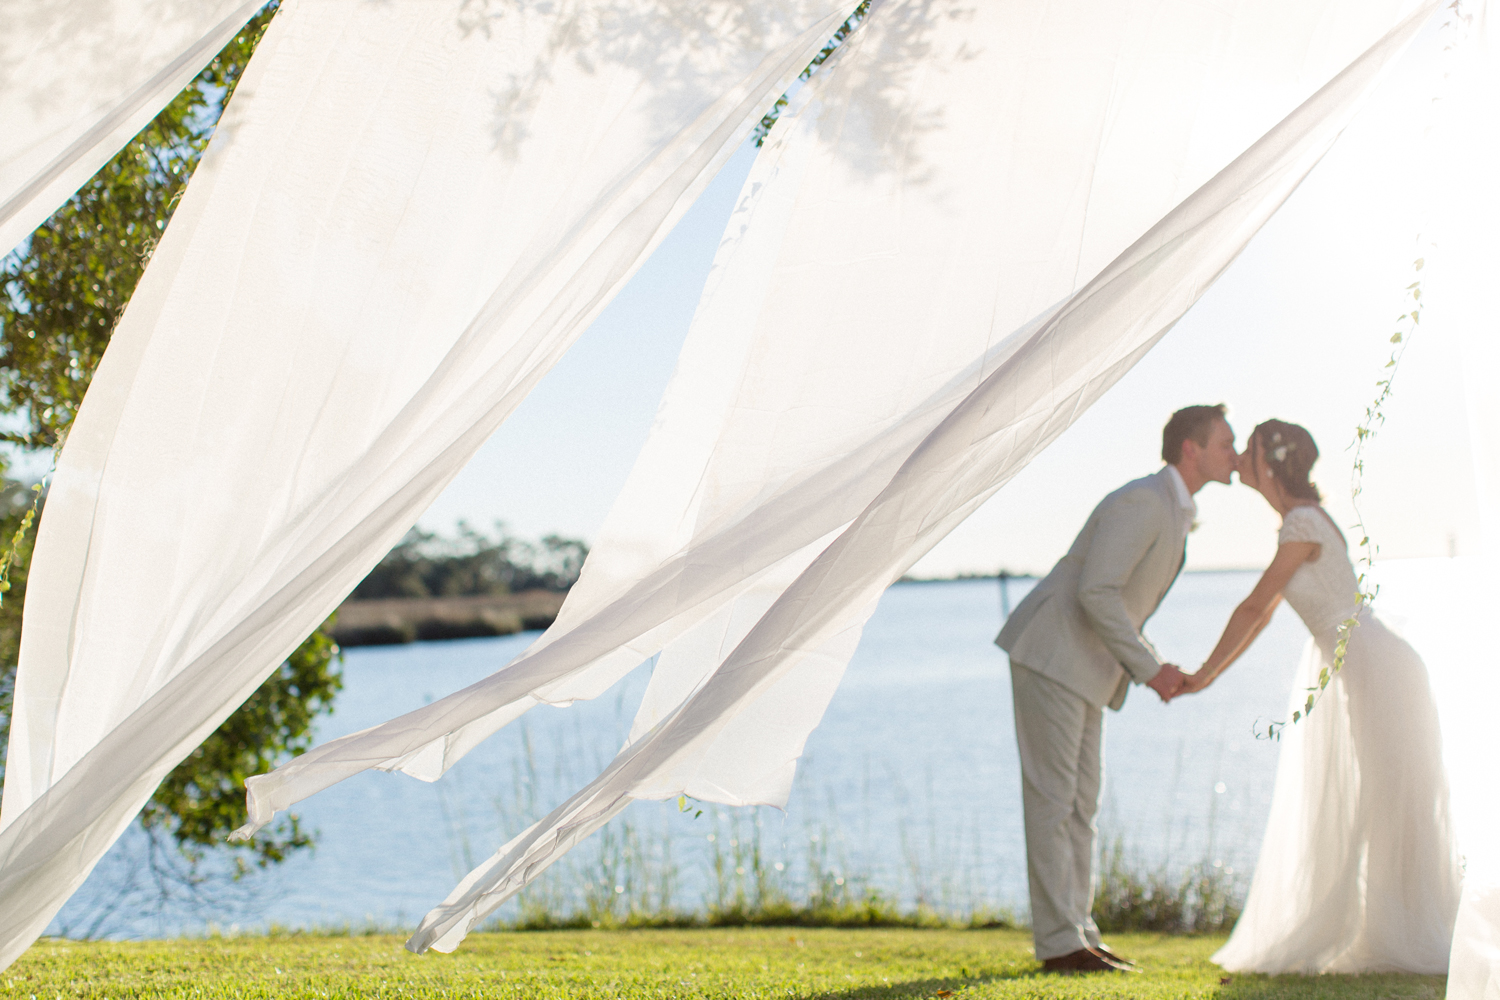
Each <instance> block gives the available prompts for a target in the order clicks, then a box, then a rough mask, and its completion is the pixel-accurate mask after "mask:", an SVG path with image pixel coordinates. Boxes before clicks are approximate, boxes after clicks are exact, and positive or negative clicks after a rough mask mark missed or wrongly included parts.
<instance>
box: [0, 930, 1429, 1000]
mask: <svg viewBox="0 0 1500 1000" xmlns="http://www.w3.org/2000/svg"><path fill="white" fill-rule="evenodd" d="M1221 941H1222V938H1217V937H1163V936H1158V935H1115V936H1113V937H1112V938H1111V939H1110V944H1111V945H1112V946H1113V947H1114V948H1115V949H1116V950H1117V951H1118V952H1119V953H1120V954H1122V955H1125V956H1127V957H1129V958H1133V959H1134V960H1135V961H1137V962H1138V963H1140V964H1141V965H1142V966H1143V967H1144V968H1145V970H1146V971H1145V972H1144V973H1143V974H1139V975H1125V974H1111V975H1106V976H1079V977H1074V978H1063V977H1057V976H1043V975H1041V974H1040V973H1039V972H1038V965H1037V963H1036V962H1035V961H1034V960H1033V959H1032V957H1031V948H1030V945H1031V939H1030V936H1029V935H1028V934H1026V933H1025V932H1023V931H1010V930H980V931H963V930H904V929H903V930H844V929H791V928H755V929H714V930H651V931H556V932H548V933H501V934H475V935H472V936H470V937H469V939H468V940H467V941H465V942H464V944H463V946H462V947H461V948H460V949H459V950H458V951H457V952H456V953H454V954H452V955H439V954H437V953H436V952H432V953H430V954H428V955H425V956H417V955H412V954H409V953H407V952H406V950H405V949H404V948H403V947H402V939H401V938H398V937H387V936H373V937H320V936H310V935H309V936H300V935H294V936H286V937H238V938H210V939H207V940H182V941H164V942H144V943H128V944H110V943H85V942H73V941H50V940H49V941H42V942H40V943H38V944H37V945H35V946H34V947H33V948H32V949H31V950H30V951H29V952H27V953H26V954H25V955H24V956H22V957H21V959H20V960H19V961H17V962H16V964H15V965H13V966H11V967H10V968H9V969H7V970H5V971H4V972H0V997H18V998H23V1000H29V998H31V997H35V998H37V1000H53V998H55V997H111V998H124V997H184V998H187V997H319V998H321V997H329V998H337V997H403V998H404V997H414V998H419V997H569V998H572V997H622V998H655V997H663V998H665V997H682V998H688V997H725V998H729V997H778V998H781V997H808V998H828V1000H853V998H856V997H870V998H893V1000H894V998H905V997H939V996H949V995H952V996H955V997H962V998H965V1000H979V998H988V997H1147V998H1158V997H1161V998H1167V997H1174V998H1175V997H1222V998H1240V1000H1250V998H1281V997H1299V998H1300V997H1332V998H1345V997H1347V998H1356V997H1357V998H1367V997H1369V998H1373V997H1382V998H1384V997H1432V998H1437V997H1441V996H1442V995H1443V988H1444V980H1443V979H1442V977H1436V976H1319V977H1302V976H1280V977H1267V976H1238V975H1237V976H1233V977H1225V976H1224V973H1223V972H1222V971H1221V970H1220V969H1219V968H1218V967H1217V966H1215V965H1212V964H1211V963H1210V962H1209V961H1208V957H1209V956H1210V955H1211V954H1213V952H1214V949H1215V948H1217V947H1218V945H1219V944H1220V942H1221ZM1225 978H1228V980H1229V981H1228V982H1227V983H1226V982H1221V980H1223V979H1225Z"/></svg>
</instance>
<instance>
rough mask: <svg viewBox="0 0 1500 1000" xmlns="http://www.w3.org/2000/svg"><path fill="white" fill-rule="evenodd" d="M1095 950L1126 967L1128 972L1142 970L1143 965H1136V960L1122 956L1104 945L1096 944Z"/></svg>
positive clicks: (1122, 967) (1123, 967)
mask: <svg viewBox="0 0 1500 1000" xmlns="http://www.w3.org/2000/svg"><path fill="white" fill-rule="evenodd" d="M1094 951H1097V952H1098V953H1099V954H1101V955H1103V956H1104V957H1105V958H1107V959H1109V960H1110V961H1111V962H1113V963H1115V964H1116V965H1118V966H1119V967H1120V968H1121V969H1124V970H1125V971H1126V972H1140V971H1141V967H1140V966H1139V965H1136V964H1135V963H1134V962H1132V961H1131V960H1130V959H1128V958H1121V957H1120V956H1119V955H1116V954H1115V953H1114V952H1112V951H1110V950H1109V949H1108V948H1106V947H1104V946H1103V945H1095V946H1094Z"/></svg>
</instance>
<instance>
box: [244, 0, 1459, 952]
mask: <svg viewBox="0 0 1500 1000" xmlns="http://www.w3.org/2000/svg"><path fill="white" fill-rule="evenodd" d="M1433 6H1434V5H1433V4H1431V3H1428V4H1423V5H1417V4H1413V3H1403V2H1386V3H1380V4H1370V3H1366V2H1358V3H1356V2H1349V0H1345V2H1328V3H1322V4H1313V5H1308V4H1305V3H1290V2H1288V3H1273V4H1266V3H1243V4H1229V5H1225V6H1224V7H1222V8H1216V9H1213V10H1206V9H1204V8H1202V7H1201V5H1196V4H1165V5H1163V4H1158V3H1144V2H1143V3H1140V4H1130V3H1125V4H1121V3H1116V2H1110V3H1105V2H1100V3H1094V4H1084V5H1082V6H1078V5H1074V6H1071V7H1068V8H1066V9H1060V8H1058V7H1057V6H1056V5H1037V4H1025V3H999V4H989V5H982V6H981V7H978V8H973V9H969V8H964V10H963V11H962V12H961V11H959V10H958V9H957V7H956V6H951V5H945V4H937V5H934V4H930V3H928V4H916V3H911V4H906V3H900V2H891V3H886V4H881V5H877V6H875V7H874V8H872V11H871V14H870V16H869V18H868V19H867V21H866V24H865V26H864V27H862V28H861V29H860V31H859V32H858V33H857V34H856V35H855V36H854V38H853V39H851V41H850V43H848V44H847V45H846V46H845V48H844V49H843V50H842V51H841V53H840V54H839V55H837V56H835V58H834V60H833V61H832V62H831V63H830V64H829V66H828V67H826V69H827V70H829V72H827V73H820V74H819V76H818V77H815V78H814V81H813V83H812V84H811V85H809V87H808V88H807V90H806V91H805V92H804V94H803V95H802V98H801V99H800V100H799V105H798V107H797V108H796V109H795V114H794V115H793V116H792V117H790V118H789V119H788V120H784V121H783V122H782V123H781V124H780V125H778V127H777V130H776V131H775V132H774V133H773V140H772V142H771V143H769V144H768V146H767V148H766V149H765V150H764V151H763V152H762V156H761V158H760V161H759V162H758V163H757V166H756V168H755V170H754V172H753V173H752V176H751V178H750V180H749V182H748V183H747V186H746V189H745V194H744V197H743V199H742V203H741V206H740V209H739V211H738V212H737V213H736V216H735V219H734V220H732V222H731V225H730V233H729V236H728V239H727V242H726V244H725V246H724V249H723V251H722V252H721V255H720V259H719V261H718V264H717V266H716V270H715V273H714V275H713V276H712V277H711V279H710V283H709V289H708V290H707V292H706V293H705V298H704V301H703V303H702V305H701V306H700V311H699V315H698V317H697V318H696V319H695V323H694V328H693V331H692V332H691V334H690V335H689V340H688V344H687V346H686V347H685V349H684V355H683V360H682V362H681V365H680V368H679V372H678V374H677V376H676V377H675V378H674V381H673V384H672V386H671V388H670V389H669V391H668V394H667V398H666V400H665V401H664V403H663V407H662V411H661V414H660V416H659V418H658V423H657V427H656V429H655V430H654V431H653V437H652V440H651V441H650V442H649V443H648V445H647V448H646V451H645V453H644V454H643V456H642V458H641V461H640V464H639V465H638V467H637V470H636V473H635V474H634V475H633V476H632V479H631V482H630V484H629V485H627V487H626V490H625V492H624V494H623V495H622V497H621V499H620V501H619V502H618V505H617V507H616V512H615V514H612V516H611V520H610V522H609V524H608V525H607V527H606V530H605V532H604V534H603V537H602V538H601V541H600V544H599V546H598V547H597V548H596V549H595V553H594V555H593V556H591V557H590V561H589V565H588V566H587V567H586V569H585V575H584V578H583V579H582V580H581V581H580V582H579V584H578V586H577V587H576V588H575V590H574V592H573V594H572V595H570V597H569V601H568V605H567V606H566V607H565V608H564V614H563V616H562V617H560V618H559V620H558V622H557V624H556V625H555V626H554V627H553V629H552V630H551V631H550V632H549V633H548V635H547V636H545V637H544V638H543V640H541V641H540V642H538V643H537V645H536V646H535V647H534V648H533V649H532V650H531V651H529V652H528V653H527V654H526V655H525V656H523V657H522V658H520V659H519V660H518V661H516V662H515V663H514V664H512V665H511V666H509V667H507V668H506V669H504V670H502V671H500V672H499V673H497V674H496V675H494V676H493V677H492V678H490V679H488V680H486V681H483V682H480V683H478V684H476V685H473V686H471V687H470V688H468V689H465V690H464V691H461V692H458V693H457V694H455V695H453V696H450V697H449V698H447V699H444V700H442V701H439V702H436V703H434V704H433V705H430V706H427V707H426V708H424V709H422V710H420V711H418V712H414V713H411V714H409V715H407V716H403V717H401V718H400V719H396V720H393V721H392V722H390V723H387V724H385V725H382V726H379V727H375V728H374V729H371V730H367V731H365V732H363V733H359V734H354V735H352V736H350V737H346V738H344V739H341V740H337V741H334V742H332V743H330V744H327V745H325V746H324V747H322V748H319V749H317V750H314V751H312V752H311V753H309V754H307V755H304V756H303V757H301V758H298V759H297V760H295V761H293V762H291V763H290V764H288V765H287V766H285V767H284V768H282V769H279V770H278V771H277V772H274V773H273V774H272V775H269V776H265V777H261V778H255V779H252V780H251V788H252V796H251V797H252V807H253V808H252V821H253V823H252V825H253V824H254V823H263V822H265V821H266V820H268V819H269V818H270V816H271V814H272V810H273V809H276V808H285V807H286V806H287V805H288V804H290V803H291V802H293V801H296V800H297V799H299V798H301V797H304V796H305V795H306V794H310V793H311V792H312V791H315V790H316V789H317V788H320V787H326V785H327V784H329V783H331V782H333V781H336V780H339V779H340V778H341V777H344V776H346V775H347V774H350V773H353V772H354V771H356V770H359V769H363V768H366V767H371V766H374V767H383V768H395V769H402V770H406V771H408V772H409V773H414V774H417V775H419V776H423V777H428V778H432V777H435V776H436V775H438V774H440V773H441V772H442V770H443V769H445V768H446V767H447V766H448V765H449V764H451V762H452V761H453V760H455V759H456V758H457V757H458V756H460V755H461V754H462V753H463V752H464V751H465V750H467V748H468V747H470V746H472V745H473V744H474V743H475V742H477V740H478V739H481V738H482V737H483V736H484V735H486V734H487V733H488V732H490V731H493V729H494V728H495V727H496V726H498V725H500V724H503V723H504V722H505V721H509V720H510V719H512V718H514V717H515V716H516V715H518V714H520V712H522V711H524V710H525V709H526V708H527V707H529V706H530V705H531V704H534V703H536V702H538V701H553V702H566V701H568V700H571V699H574V698H579V697H590V696H592V695H594V694H596V693H598V691H600V690H602V689H603V687H604V686H606V685H607V684H608V683H610V682H612V681H613V680H614V679H615V678H616V677H618V676H619V674H620V673H621V672H623V671H624V670H627V669H629V668H630V667H632V666H634V665H635V664H636V663H638V662H639V661H640V660H641V658H642V657H644V656H646V655H650V654H652V653H654V652H656V651H658V650H662V649H663V648H664V649H665V651H664V652H663V653H662V659H661V661H660V662H659V663H658V665H657V673H656V675H655V679H654V680H653V684H652V688H651V690H650V691H649V692H648V694H647V697H646V700H645V704H643V706H642V711H641V716H640V717H639V719H638V724H637V726H636V729H635V732H634V733H633V741H632V743H631V745H630V746H629V747H628V748H627V749H626V750H625V751H624V752H623V753H622V755H621V756H620V757H619V758H618V759H617V760H616V761H615V763H614V764H612V765H611V767H610V768H609V770H608V771H606V772H605V774H604V775H602V776H601V777H600V778H599V779H598V781H596V782H595V783H594V784H593V785H591V786H590V787H589V788H587V789H585V790H583V791H582V792H580V793H579V794H578V795H577V796H575V797H574V798H572V799H570V800H569V801H568V802H566V803H564V804H563V805H562V806H560V807H559V808H558V809H557V810H556V811H555V812H554V813H553V814H552V815H550V816H549V817H547V818H546V819H544V820H543V821H542V822H540V823H539V824H538V825H537V826H536V827H534V828H533V829H532V830H529V831H527V832H526V833H525V834H523V835H521V836H520V837H518V838H517V839H516V840H515V841H513V842H512V843H511V844H509V845H507V846H506V847H505V848H502V849H501V851H500V852H499V853H498V854H497V855H496V856H495V857H494V858H493V859H492V860H491V861H490V862H488V863H486V864H485V865H484V866H481V868H479V869H476V871H475V872H473V873H471V875H470V876H469V878H467V879H466V880H465V881H464V882H463V884H461V885H460V886H459V888H458V889H456V890H455V892H454V894H453V895H452V896H451V897H450V898H449V900H448V901H447V902H445V903H444V904H443V906H441V907H439V908H438V909H436V910H434V911H433V912H432V913H431V914H429V917H428V919H427V920H426V921H424V923H423V926H422V928H421V929H420V930H419V931H418V933H417V935H416V936H415V937H414V938H413V939H412V941H411V943H410V946H411V947H413V948H416V949H419V950H420V949H422V948H426V947H437V948H451V947H453V946H455V945H456V944H457V942H458V941H459V940H461V938H462V936H463V935H464V933H466V932H467V929H468V928H469V927H471V926H473V924H474V923H475V922H476V921H478V920H480V919H482V918H483V916H484V915H485V914H486V913H488V912H490V911H491V910H492V909H493V908H494V907H495V906H497V905H499V903H500V902H502V901H503V900H504V899H505V898H507V897H508V896H509V895H511V894H513V893H514V892H515V891H516V890H517V889H519V887H520V886H522V885H524V884H525V882H526V881H528V880H529V879H530V878H532V877H534V876H535V874H536V873H537V872H539V871H540V870H541V869H542V868H544V867H545V866H546V865H547V864H549V863H550V862H551V861H552V860H555V858H556V857H558V856H559V855H560V854H561V853H562V852H563V851H565V850H566V849H567V848H568V847H569V846H571V844H573V843H575V842H576V841H577V840H578V839H580V838H581V837H583V836H586V835H587V834H588V833H589V832H590V831H592V830H593V829H595V828H597V826H598V825H600V824H602V823H603V822H605V821H606V820H607V819H608V818H609V817H610V816H612V815H614V814H615V813H616V812H618V810H619V809H621V808H623V807H624V805H625V804H626V803H628V802H629V801H630V800H631V799H633V798H659V797H665V796H669V795H675V794H678V793H679V792H683V791H686V792H688V793H689V794H693V795H697V796H700V797H703V798H707V799H712V800H715V801H727V802H779V801H782V800H783V798H784V795H785V790H786V788H787V787H788V785H789V782H790V774H791V767H792V765H793V762H794V761H795V758H796V756H797V755H798V754H799V753H800V751H801V746H802V741H803V740H804V739H805V737H806V733H807V731H808V730H810V728H811V727H812V726H813V725H815V724H816V722H817V720H818V719H819V718H820V717H821V714H822V710H823V706H824V705H825V704H826V701H827V698H828V696H829V695H830V694H831V692H832V690H833V688H834V686H835V685H836V684H837V681H838V677H839V674H840V673H841V671H842V669H843V664H844V662H845V661H846V660H847V657H848V654H849V651H850V650H852V648H853V645H854V643H855V642H856V641H857V638H858V633H859V630H860V628H861V627H862V624H863V621H864V619H865V617H866V616H867V615H868V613H869V610H870V609H871V608H872V607H873V604H874V601H875V600H876V599H877V597H878V595H879V593H880V592H881V590H883V589H884V587H885V586H886V585H888V584H889V583H890V582H891V581H892V580H894V579H896V578H897V577H898V576H899V575H900V574H901V572H903V571H904V570H905V569H906V567H908V566H909V565H910V564H911V563H912V562H913V561H915V559H917V558H918V557H919V556H920V555H921V554H922V553H924V552H925V551H927V549H928V548H930V546H931V545H932V544H934V543H935V542H936V541H937V539H938V538H940V537H941V536H942V535H943V534H944V533H946V532H947V531H948V530H951V528H952V527H953V526H954V525H956V524H957V523H959V522H960V521H961V520H962V519H963V518H964V517H965V516H967V514H968V513H970V512H971V511H972V510H973V509H975V508H976V507H977V506H978V505H979V504H980V503H982V502H983V500H984V499H986V498H987V497H988V496H990V495H991V494H992V493H993V492H994V490H996V489H998V488H999V487H1000V485H1001V484H1003V483H1004V482H1005V481H1006V480H1007V479H1008V478H1009V477H1010V476H1012V475H1014V473H1015V472H1016V471H1017V470H1018V469H1019V468H1021V467H1022V466H1023V465H1024V464H1025V463H1026V461H1028V460H1029V459H1030V457H1031V456H1033V455H1035V454H1036V453H1037V452H1038V451H1039V450H1040V449H1041V448H1043V447H1045V445H1046V444H1047V443H1048V442H1049V441H1051V440H1052V439H1053V438H1055V437H1056V436H1057V434H1059V433H1061V431H1062V430H1063V429H1064V428H1065V427H1066V426H1067V425H1068V424H1069V423H1070V422H1071V420H1072V419H1073V418H1074V417H1075V416H1076V415H1077V414H1078V413H1079V412H1081V410H1082V409H1083V408H1085V407H1086V406H1087V405H1088V404H1089V403H1090V402H1092V401H1093V400H1094V399H1095V398H1097V397H1098V395H1099V394H1100V393H1102V392H1103V391H1104V390H1105V389H1106V388H1108V386H1109V385H1111V384H1113V382H1114V381H1115V380H1116V379H1118V378H1119V376H1120V375H1121V374H1123V373H1124V372H1125V371H1126V370H1128V368H1129V367H1130V366H1131V365H1132V364H1133V363H1134V362H1135V361H1136V360H1137V359H1138V358H1139V357H1140V356H1141V355H1142V354H1143V353H1144V352H1145V351H1146V350H1147V349H1149V347H1150V346H1151V344H1153V343H1154V342H1155V341H1156V339H1157V338H1159V337H1160V336H1161V335H1162V334H1163V333H1164V332H1165V331H1166V330H1167V329H1168V328H1169V327H1170V326H1171V324H1172V323H1173V322H1175V320H1176V319H1177V318H1178V317H1179V316H1180V315H1181V314H1182V313H1183V311H1185V310H1186V309H1187V308H1188V307H1189V306H1190V305H1191V304H1192V303H1193V302H1194V301H1195V300H1196V299H1197V297H1198V296H1199V295H1200V294H1201V293H1202V292H1203V290H1204V289H1205V288H1206V287H1207V286H1208V285H1209V284H1210V283H1211V282H1212V281H1213V279H1214V278H1215V277H1216V276H1217V275H1218V274H1219V273H1220V271H1221V270H1222V269H1223V268H1224V267H1226V266H1227V265H1228V264H1229V263H1230V262H1231V261H1232V260H1233V258H1234V256H1235V255H1236V254H1237V253H1238V252H1239V250H1240V249H1241V248H1242V247H1243V246H1244V244H1245V243H1246V242H1247V241H1248V240H1249V239H1250V237H1251V236H1252V235H1253V234H1254V233H1255V232H1256V230H1257V229H1258V228H1259V226H1260V225H1261V224H1262V223H1263V222H1264V221H1265V219H1266V218H1268V217H1269V215H1270V214H1271V213H1272V212H1274V211H1275V209H1276V207H1278V206H1279V205H1280V204H1281V202H1282V201H1283V200H1284V199H1285V198H1286V197H1287V195H1288V194H1289V193H1290V192H1291V191H1292V190H1293V188H1295V186H1296V184H1297V183H1298V182H1299V181H1300V179H1301V178H1302V177H1303V176H1304V175H1305V174H1306V172H1307V171H1308V170H1309V169H1311V167H1312V166H1313V165H1314V164H1315V163H1316V162H1317V160H1318V158H1319V157H1320V156H1321V155H1322V153H1323V152H1324V151H1326V149H1327V148H1328V147H1329V145H1330V144H1331V143H1332V142H1333V141H1334V139H1335V138H1336V137H1337V135H1338V133H1339V131H1340V129H1341V128H1342V127H1343V124H1344V123H1345V122H1346V121H1347V120H1348V118H1349V116H1350V115H1351V114H1352V112H1353V110H1354V109H1355V108H1356V107H1357V105H1358V103H1359V99H1360V98H1361V97H1362V96H1363V95H1364V94H1365V93H1366V92H1367V91H1368V89H1369V88H1370V86H1372V85H1373V82H1374V81H1375V79H1376V78H1377V77H1378V75H1379V74H1380V72H1381V71H1382V70H1383V69H1384V68H1385V67H1386V66H1387V65H1388V64H1389V62H1390V61H1391V60H1392V59H1393V58H1394V57H1395V56H1396V54H1397V53H1399V51H1400V50H1401V48H1402V47H1403V46H1404V44H1405V43H1406V41H1408V40H1409V39H1410V37H1411V36H1412V34H1413V33H1414V32H1415V31H1416V30H1417V28H1418V27H1419V26H1420V23H1421V19H1422V17H1423V16H1425V14H1426V13H1428V12H1430V10H1431V9H1432V8H1433ZM1413 10H1416V11H1417V14H1415V15H1412V14H1411V12H1412V11H1413ZM960 13H962V15H963V16H961V17H960V16H957V15H959V14H960ZM1407 15H1411V16H1410V17H1407ZM1403 18H1405V19H1403ZM1398 26H1399V27H1398ZM1372 45H1373V46H1374V47H1373V48H1370V46H1372ZM1367 49H1368V51H1366V50H1367ZM1362 53H1363V55H1362ZM1346 67H1347V69H1346ZM1340 71H1343V72H1342V73H1341V72H1340ZM1320 88H1321V89H1320ZM1174 206H1175V207H1174Z"/></svg>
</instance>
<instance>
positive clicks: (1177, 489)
mask: <svg viewBox="0 0 1500 1000" xmlns="http://www.w3.org/2000/svg"><path fill="white" fill-rule="evenodd" d="M1167 478H1168V479H1170V480H1171V481H1172V492H1173V493H1175V494H1176V495H1177V506H1179V507H1181V508H1182V509H1183V510H1185V511H1187V512H1188V513H1189V514H1190V515H1192V516H1193V517H1197V516H1198V504H1197V503H1196V502H1194V500H1193V495H1192V494H1191V493H1189V492H1188V488H1187V483H1185V482H1183V481H1182V473H1180V472H1178V471H1177V466H1175V465H1169V466H1167Z"/></svg>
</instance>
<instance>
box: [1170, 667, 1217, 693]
mask: <svg viewBox="0 0 1500 1000" xmlns="http://www.w3.org/2000/svg"><path fill="white" fill-rule="evenodd" d="M1213 682H1214V679H1213V675H1212V674H1210V673H1209V672H1208V671H1207V670H1204V669H1203V668H1202V667H1200V668H1198V672H1197V673H1194V674H1184V675H1183V677H1182V687H1180V688H1178V690H1177V693H1178V694H1197V693H1198V692H1199V691H1202V690H1203V689H1204V688H1206V687H1208V686H1209V685H1210V684H1212V683H1213Z"/></svg>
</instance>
